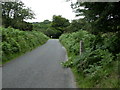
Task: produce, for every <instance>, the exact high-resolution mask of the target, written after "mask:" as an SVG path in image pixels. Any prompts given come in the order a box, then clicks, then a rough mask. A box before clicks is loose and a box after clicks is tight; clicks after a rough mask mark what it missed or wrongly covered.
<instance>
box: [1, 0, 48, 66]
mask: <svg viewBox="0 0 120 90" xmlns="http://www.w3.org/2000/svg"><path fill="white" fill-rule="evenodd" d="M1 4H2V27H0V37H1V39H2V42H0V49H1V51H0V59H1V60H2V61H1V62H0V64H5V63H6V62H9V61H11V60H12V59H14V58H16V57H18V56H20V55H22V54H24V53H26V52H28V51H31V50H32V49H34V48H36V47H37V46H41V45H43V44H44V43H45V42H47V40H48V39H49V37H47V36H46V35H45V34H43V33H42V32H38V31H33V25H32V23H29V22H26V20H28V19H34V15H35V14H34V12H33V11H32V10H31V9H30V8H28V7H26V6H25V5H24V3H23V2H22V1H16V2H2V3H1Z"/></svg>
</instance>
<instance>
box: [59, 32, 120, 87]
mask: <svg viewBox="0 0 120 90" xmlns="http://www.w3.org/2000/svg"><path fill="white" fill-rule="evenodd" d="M80 40H83V42H84V49H85V50H84V52H83V53H82V54H81V55H79V47H80V46H79V44H80ZM60 41H61V43H62V44H63V45H64V46H65V47H66V49H67V51H68V55H69V57H70V58H69V60H68V61H66V62H63V63H62V65H63V66H64V67H71V68H75V69H76V70H75V71H76V72H77V74H78V75H77V76H80V75H82V78H81V77H79V78H81V79H79V80H82V79H83V78H84V80H85V82H84V81H79V82H81V83H82V82H83V83H84V84H85V85H83V84H81V83H80V85H83V86H81V87H83V88H85V87H88V86H89V87H97V85H98V86H101V85H103V83H105V84H106V83H108V81H106V79H109V81H110V82H111V80H114V82H113V83H112V84H113V85H112V84H110V85H111V86H107V87H117V86H118V83H117V79H116V78H115V79H114V78H112V79H110V78H111V76H112V75H113V73H115V74H114V76H117V69H116V68H115V67H118V66H117V65H116V61H118V59H119V56H120V55H119V54H118V53H120V51H119V50H120V47H119V43H118V42H119V41H120V39H119V35H116V34H114V33H111V34H110V33H108V34H102V35H101V34H99V35H92V34H89V33H88V32H86V31H79V32H74V33H70V34H63V35H62V36H61V37H60ZM72 54H73V55H72ZM73 56H74V57H73ZM113 71H114V72H113ZM76 72H75V73H76ZM77 78H78V77H77ZM102 80H104V82H102ZM86 82H92V84H90V83H88V85H87V84H86ZM106 85H107V84H106ZM84 86H85V87H84ZM101 87H102V86H101ZM104 87H106V86H104Z"/></svg>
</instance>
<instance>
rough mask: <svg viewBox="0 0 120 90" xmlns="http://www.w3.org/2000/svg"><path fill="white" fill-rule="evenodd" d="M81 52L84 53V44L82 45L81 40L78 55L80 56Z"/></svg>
mask: <svg viewBox="0 0 120 90" xmlns="http://www.w3.org/2000/svg"><path fill="white" fill-rule="evenodd" d="M82 52H84V43H83V41H82V40H81V41H80V55H81V54H82Z"/></svg>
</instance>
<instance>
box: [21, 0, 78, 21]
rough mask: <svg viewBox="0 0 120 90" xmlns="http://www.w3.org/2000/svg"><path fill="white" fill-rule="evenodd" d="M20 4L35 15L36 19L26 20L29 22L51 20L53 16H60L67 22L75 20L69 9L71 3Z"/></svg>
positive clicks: (46, 0)
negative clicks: (67, 20)
mask: <svg viewBox="0 0 120 90" xmlns="http://www.w3.org/2000/svg"><path fill="white" fill-rule="evenodd" d="M72 1H73V2H75V1H77V0H72ZM22 2H23V3H24V4H25V5H26V6H27V7H29V8H31V9H32V11H34V13H35V14H36V16H35V17H36V19H34V20H28V21H29V22H41V21H44V20H46V19H48V20H52V16H53V15H62V16H63V17H65V18H67V19H69V20H73V19H76V18H75V13H74V12H73V11H72V8H71V7H70V4H71V2H66V0H22Z"/></svg>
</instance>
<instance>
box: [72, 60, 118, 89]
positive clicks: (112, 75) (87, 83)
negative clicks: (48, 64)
mask: <svg viewBox="0 0 120 90" xmlns="http://www.w3.org/2000/svg"><path fill="white" fill-rule="evenodd" d="M104 68H105V69H106V72H107V73H108V76H106V77H104V76H103V77H102V74H103V73H102V72H103V71H102V69H101V73H99V75H101V77H102V78H100V77H98V78H97V80H94V79H93V78H91V77H90V75H89V76H85V75H84V74H83V73H81V72H77V68H75V67H73V68H71V70H72V72H73V74H74V76H75V80H76V84H77V87H78V88H118V87H119V84H118V80H119V79H118V62H117V61H114V62H113V63H112V64H111V65H110V66H106V67H104ZM96 76H97V75H96Z"/></svg>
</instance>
